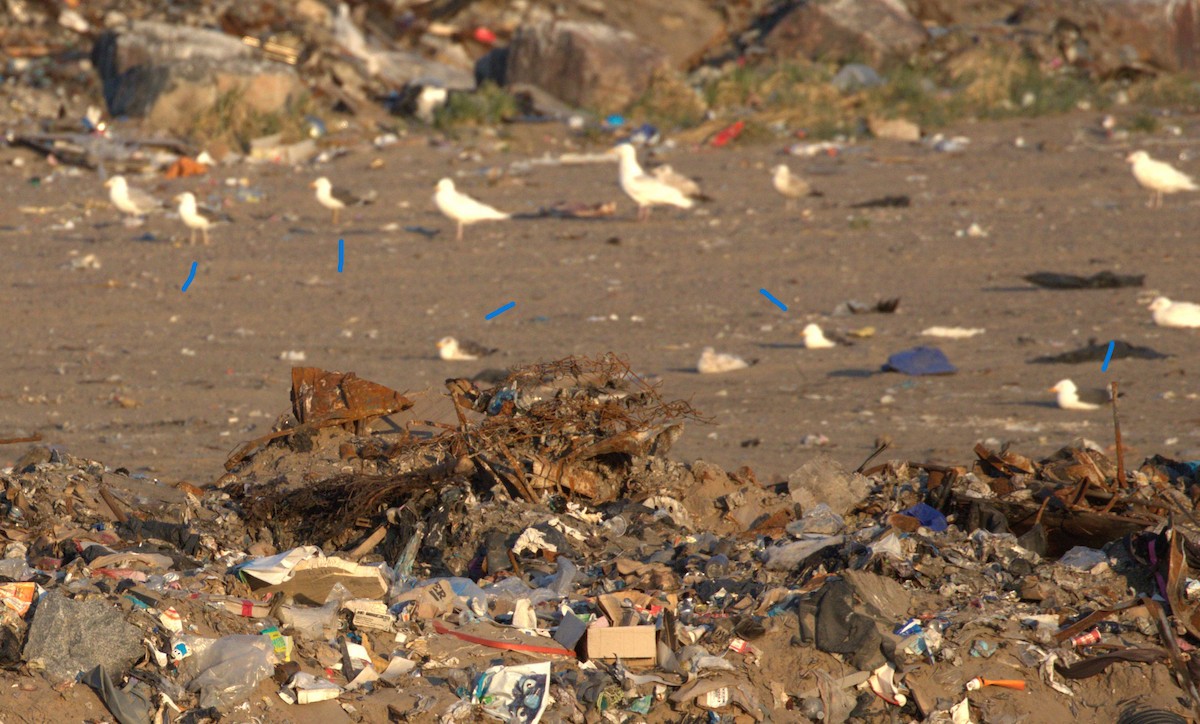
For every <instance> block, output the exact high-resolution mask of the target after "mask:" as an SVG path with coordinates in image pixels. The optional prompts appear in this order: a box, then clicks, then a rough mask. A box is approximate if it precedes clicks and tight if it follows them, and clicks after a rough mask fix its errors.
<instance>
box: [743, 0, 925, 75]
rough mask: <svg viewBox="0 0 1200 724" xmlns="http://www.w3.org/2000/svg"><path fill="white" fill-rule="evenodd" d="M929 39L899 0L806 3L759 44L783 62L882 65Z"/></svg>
mask: <svg viewBox="0 0 1200 724" xmlns="http://www.w3.org/2000/svg"><path fill="white" fill-rule="evenodd" d="M928 37H929V34H928V32H927V31H926V30H925V26H924V25H922V24H921V23H920V22H918V21H917V19H916V18H914V17H913V16H912V15H911V14H910V13H909V12H908V9H907V8H905V7H904V4H903V3H901V2H900V1H899V0H810V1H809V2H805V3H801V4H799V5H797V6H796V7H795V8H794V9H793V10H791V11H790V12H788V13H787V14H785V15H784V16H783V17H782V18H780V19H779V21H778V22H777V23H776V24H775V25H774V27H772V28H771V30H770V32H768V33H767V35H766V38H764V44H765V45H766V47H767V50H768V51H770V52H772V53H774V54H775V55H777V56H782V57H796V56H804V57H807V58H810V59H813V60H817V59H827V60H835V61H842V62H844V61H853V60H860V61H861V60H865V61H867V62H869V63H872V64H881V63H885V62H887V61H890V60H903V59H904V58H906V57H907V56H908V55H910V54H911V53H913V52H914V51H916V50H917V49H918V48H920V47H921V46H922V45H923V44H924V43H925V41H926V40H927V39H928Z"/></svg>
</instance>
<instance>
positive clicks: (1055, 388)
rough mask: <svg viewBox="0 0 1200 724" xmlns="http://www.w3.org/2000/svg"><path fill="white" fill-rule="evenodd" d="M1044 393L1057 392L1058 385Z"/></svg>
mask: <svg viewBox="0 0 1200 724" xmlns="http://www.w3.org/2000/svg"><path fill="white" fill-rule="evenodd" d="M1046 392H1058V385H1055V386H1053V387H1051V388H1050V389H1048V390H1046Z"/></svg>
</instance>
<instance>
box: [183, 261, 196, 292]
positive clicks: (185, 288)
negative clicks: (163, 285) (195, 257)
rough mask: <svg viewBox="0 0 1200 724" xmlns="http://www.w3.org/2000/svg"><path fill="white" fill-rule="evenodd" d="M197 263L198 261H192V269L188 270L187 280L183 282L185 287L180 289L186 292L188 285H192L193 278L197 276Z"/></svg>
mask: <svg viewBox="0 0 1200 724" xmlns="http://www.w3.org/2000/svg"><path fill="white" fill-rule="evenodd" d="M196 264H197V262H192V270H191V271H190V272H188V278H187V281H186V282H184V283H183V289H180V290H179V291H181V292H186V291H187V290H188V287H190V286H192V280H193V279H195V278H196Z"/></svg>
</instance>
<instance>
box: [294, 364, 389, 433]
mask: <svg viewBox="0 0 1200 724" xmlns="http://www.w3.org/2000/svg"><path fill="white" fill-rule="evenodd" d="M412 405H413V403H412V401H411V400H409V399H408V398H407V397H405V396H403V395H401V394H400V393H398V392H396V391H395V390H393V389H391V388H389V387H384V386H383V385H381V384H378V383H375V382H371V381H370V380H364V379H362V378H360V377H359V376H358V375H356V374H354V373H353V372H345V373H342V372H328V371H326V370H323V369H320V368H317V367H293V368H292V412H293V414H295V416H296V420H297V421H298V422H299V423H300V424H302V425H306V424H313V425H320V424H322V423H325V422H333V421H336V420H347V421H350V420H363V421H365V420H370V419H371V418H375V417H383V416H384V415H390V414H392V413H394V412H400V411H401V410H407V409H408V408H410V407H412Z"/></svg>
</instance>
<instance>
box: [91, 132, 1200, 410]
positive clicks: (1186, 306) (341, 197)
mask: <svg viewBox="0 0 1200 724" xmlns="http://www.w3.org/2000/svg"><path fill="white" fill-rule="evenodd" d="M609 153H610V154H611V155H613V156H615V157H616V159H617V162H618V166H617V181H618V185H619V186H620V188H621V190H622V191H623V192H624V193H625V194H626V195H627V196H628V197H629V198H630V199H632V200H633V202H634V203H635V204H636V205H637V209H638V211H637V216H638V219H639V220H640V221H645V220H646V219H648V218H649V216H650V211H651V209H652V208H653V207H655V206H671V207H675V208H680V209H690V208H692V207H693V206H694V205H695V202H696V200H707V197H705V196H704V194H703V193H702V191H701V190H700V188H699V185H698V184H697V183H696V181H695V180H693V179H691V178H689V177H687V176H684V175H682V174H680V173H678V172H676V171H674V170H673V169H672V168H671V167H670V166H666V165H663V166H658V167H656V168H654V169H652V170H651V171H650V172H649V173H647V171H646V170H645V169H643V168H642V166H641V165H640V164H639V163H638V158H637V151H636V150H635V149H634V147H633V146H632V145H630V144H628V143H622V144H620V145H618V146H616V147H615V148H613V149H612V150H611V151H609ZM1125 160H1126V162H1127V163H1128V164H1129V165H1130V168H1131V170H1132V172H1133V177H1134V179H1135V180H1136V181H1137V183H1138V184H1139V185H1141V186H1142V187H1143V188H1145V189H1147V190H1148V191H1150V193H1151V196H1150V199H1149V202H1148V204H1147V205H1148V206H1150V207H1151V208H1157V207H1161V206H1162V204H1163V197H1164V196H1165V195H1169V194H1175V193H1179V192H1182V191H1197V190H1200V186H1197V185H1196V182H1195V181H1194V180H1193V179H1192V178H1191V177H1189V176H1188V175H1187V174H1185V173H1183V172H1181V171H1179V170H1177V169H1175V168H1174V167H1172V166H1171V165H1170V164H1167V163H1165V162H1163V161H1158V160H1155V159H1153V158H1151V157H1150V155H1149V154H1148V153H1146V152H1145V151H1134V152H1133V153H1131V154H1129V156H1128V157H1127V158H1126V159H1125ZM771 184H772V186H773V188H774V189H775V191H776V192H778V193H779V194H780V195H781V196H783V197H784V198H785V199H787V201H788V203H789V204H790V203H791V202H792V201H794V200H795V199H799V198H802V197H805V196H809V195H815V194H816V192H814V191H813V189H812V187H811V185H810V184H809V183H808V182H807V181H805V180H804V179H803V178H801V177H799V176H796V175H794V174H793V173H792V172H791V170H790V169H789V168H788V167H787V166H786V165H782V164H781V165H777V166H775V167H774V168H773V169H772V170H771ZM104 186H105V187H106V188H108V190H109V199H110V200H111V202H112V204H113V206H114V207H116V209H117V210H118V211H120V212H121V213H122V214H126V215H127V216H129V217H134V218H140V217H145V216H146V215H148V214H151V213H154V212H156V211H159V210H162V209H163V208H164V207H165V205H164V204H163V203H162V201H160V200H159V199H157V198H156V197H154V196H153V195H151V194H149V193H147V192H145V191H143V190H141V189H138V188H135V187H133V186H130V185H129V183H128V182H127V181H126V179H125V178H124V177H122V176H113V177H112V178H110V179H109V180H108V181H106V182H105V183H104ZM309 186H310V187H311V188H313V189H315V191H316V200H317V203H318V204H320V205H321V206H322V207H324V208H325V209H327V210H329V211H330V213H331V215H332V222H333V223H334V224H335V225H336V224H337V223H338V221H339V217H340V212H341V211H343V210H344V209H346V208H347V207H350V206H357V205H360V204H366V203H370V202H371V201H373V200H374V196H373V194H372V195H370V196H365V197H359V196H357V195H355V194H354V193H352V192H350V191H348V190H346V189H343V188H340V187H337V186H334V185H333V184H332V183H331V182H330V181H329V179H328V178H325V177H321V178H318V179H316V180H315V181H313V182H312V183H311V184H309ZM174 200H175V201H176V202H177V203H178V212H179V218H180V220H181V221H182V222H183V224H184V225H185V226H186V227H187V228H188V229H189V233H190V238H189V242H190V243H193V244H194V243H195V242H196V235H197V232H199V234H200V236H201V239H202V241H203V243H204V244H208V243H209V229H210V228H211V227H212V226H213V225H215V224H217V223H219V222H220V221H222V220H227V218H226V219H223V218H222V216H223V215H222V214H221V213H220V212H219V211H217V210H214V209H209V208H207V207H202V206H200V205H199V204H198V203H197V201H196V197H195V196H194V195H193V194H192V193H190V192H184V193H181V194H179V195H178V196H176V197H175V198H174ZM433 202H434V205H435V206H436V207H437V209H438V211H440V212H441V213H442V214H443V215H444V216H446V217H447V218H448V219H450V220H451V221H453V222H454V224H455V239H456V240H458V241H462V239H463V230H464V228H465V227H466V226H470V225H472V224H476V223H479V222H483V221H503V220H507V219H511V218H513V215H512V214H510V213H506V212H504V211H500V210H499V209H496V208H494V207H492V206H489V205H488V204H485V203H483V202H481V201H478V200H476V199H474V198H472V197H471V196H469V195H467V194H465V193H463V192H462V191H459V190H458V189H457V188H456V187H455V185H454V181H453V180H451V179H449V178H443V179H441V180H440V181H438V182H437V185H436V187H435V192H434V196H433ZM1149 309H1150V311H1151V313H1152V318H1153V320H1154V323H1155V324H1156V325H1159V326H1162V327H1178V328H1192V329H1196V328H1200V304H1194V303H1191V302H1173V301H1171V300H1170V299H1167V298H1166V297H1161V296H1160V297H1158V298H1156V299H1155V300H1154V301H1153V302H1152V303H1151V304H1150V306H1149ZM802 338H803V346H804V347H805V348H806V349H811V350H819V349H830V348H834V347H838V346H840V345H843V344H849V342H848V341H847V340H845V339H842V338H840V337H838V336H836V335H832V334H826V332H825V331H824V330H822V329H821V327H820V326H819V325H817V324H808V325H807V326H806V327H805V328H804V330H803V331H802ZM437 351H438V356H439V357H441V358H442V359H444V360H454V361H457V360H477V359H479V358H481V357H485V356H488V355H490V354H493V353H495V352H496V351H497V350H495V349H492V348H488V347H484V346H483V345H479V344H476V343H474V342H470V341H461V342H460V341H459V340H456V339H455V338H454V337H445V338H443V339H441V340H440V341H439V342H438V343H437ZM752 364H753V362H747V361H746V360H744V359H742V358H741V357H738V356H736V355H732V354H728V353H722V352H717V351H716V350H715V349H714V348H712V347H705V348H704V349H703V351H702V352H701V355H700V359H699V361H698V363H697V365H696V370H697V372H699V373H701V374H717V373H724V372H733V371H736V370H741V369H745V368H747V367H749V366H750V365H752ZM1050 392H1053V393H1055V394H1056V402H1057V405H1058V406H1059V407H1060V408H1062V409H1066V410H1095V409H1098V408H1099V407H1100V406H1101V405H1104V404H1107V402H1108V401H1109V400H1108V393H1107V391H1105V390H1083V391H1081V390H1079V389H1078V388H1077V387H1076V385H1075V383H1074V382H1072V381H1071V380H1069V379H1064V380H1061V381H1059V382H1058V384H1056V385H1055V386H1054V387H1051V388H1050Z"/></svg>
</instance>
